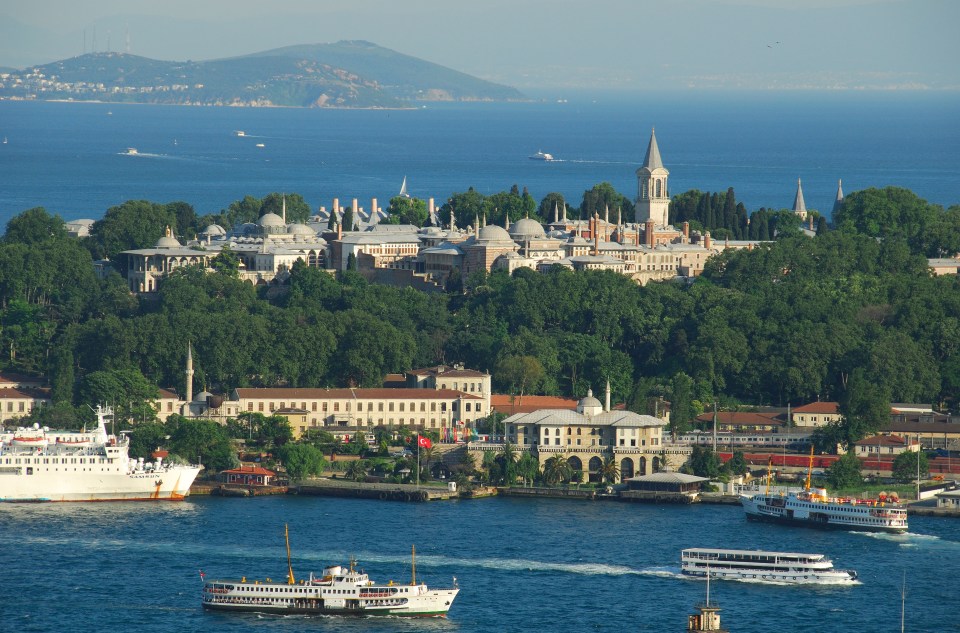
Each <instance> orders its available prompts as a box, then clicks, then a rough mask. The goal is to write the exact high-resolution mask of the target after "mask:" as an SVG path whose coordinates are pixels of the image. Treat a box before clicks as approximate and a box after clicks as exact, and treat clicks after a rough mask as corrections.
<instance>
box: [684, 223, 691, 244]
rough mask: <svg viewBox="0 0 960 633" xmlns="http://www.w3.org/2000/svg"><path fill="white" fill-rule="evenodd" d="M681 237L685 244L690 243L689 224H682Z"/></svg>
mask: <svg viewBox="0 0 960 633" xmlns="http://www.w3.org/2000/svg"><path fill="white" fill-rule="evenodd" d="M683 237H684V240H685V241H687V242H689V241H690V223H689V222H684V223H683Z"/></svg>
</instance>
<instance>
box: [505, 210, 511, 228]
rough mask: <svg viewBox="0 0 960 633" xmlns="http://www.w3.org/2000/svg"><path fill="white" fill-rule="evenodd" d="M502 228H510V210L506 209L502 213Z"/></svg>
mask: <svg viewBox="0 0 960 633" xmlns="http://www.w3.org/2000/svg"><path fill="white" fill-rule="evenodd" d="M503 228H505V229H506V230H508V231H509V230H510V212H509V211H507V212H506V213H504V214H503Z"/></svg>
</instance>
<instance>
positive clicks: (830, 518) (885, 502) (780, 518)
mask: <svg viewBox="0 0 960 633" xmlns="http://www.w3.org/2000/svg"><path fill="white" fill-rule="evenodd" d="M810 451H811V452H810V462H811V463H810V468H808V472H807V481H806V485H805V486H804V488H803V489H802V490H799V491H791V492H787V493H786V494H784V493H775V494H771V493H770V491H769V487H768V489H767V490H766V491H765V492H763V493H757V494H752V495H750V494H741V495H740V504H741V505H742V506H743V510H744V512H746V515H747V520H750V521H767V522H772V523H786V524H790V525H804V526H809V527H819V528H835V529H841V530H856V531H864V532H892V533H900V532H906V531H907V529H908V525H907V509H906V507H904V506H902V505H900V503H899V502H898V501H899V500H898V499H897V497H896V496H895V495H891V496H890V497H887V496H886V495H882V496H881V497H880V498H879V499H856V498H853V497H829V496H827V491H826V489H825V488H811V487H810V474H811V471H812V466H813V448H812V447H811V449H810ZM769 480H770V473H769V471H768V473H767V481H768V482H769ZM768 486H769V484H768Z"/></svg>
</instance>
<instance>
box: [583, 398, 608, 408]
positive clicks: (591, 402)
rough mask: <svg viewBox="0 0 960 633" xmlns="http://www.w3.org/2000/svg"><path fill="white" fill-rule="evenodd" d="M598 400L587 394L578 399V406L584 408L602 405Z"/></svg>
mask: <svg viewBox="0 0 960 633" xmlns="http://www.w3.org/2000/svg"><path fill="white" fill-rule="evenodd" d="M602 406H603V405H602V404H600V401H599V400H597V399H596V398H594V397H593V396H587V397H586V398H583V399H581V400H580V408H581V409H586V408H587V407H602Z"/></svg>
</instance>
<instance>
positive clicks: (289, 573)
mask: <svg viewBox="0 0 960 633" xmlns="http://www.w3.org/2000/svg"><path fill="white" fill-rule="evenodd" d="M283 536H284V538H285V539H286V541H287V584H288V585H295V584H297V581H296V579H294V577H293V563H292V562H290V527H289V526H288V525H287V524H286V523H284V524H283Z"/></svg>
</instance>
